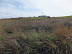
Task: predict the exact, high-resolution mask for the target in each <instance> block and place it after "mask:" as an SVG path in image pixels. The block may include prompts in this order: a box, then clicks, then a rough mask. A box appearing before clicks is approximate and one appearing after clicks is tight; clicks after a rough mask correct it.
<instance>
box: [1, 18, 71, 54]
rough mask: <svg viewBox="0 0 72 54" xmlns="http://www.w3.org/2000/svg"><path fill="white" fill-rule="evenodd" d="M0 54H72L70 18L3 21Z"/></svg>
mask: <svg viewBox="0 0 72 54" xmlns="http://www.w3.org/2000/svg"><path fill="white" fill-rule="evenodd" d="M0 54H72V23H71V18H69V19H67V18H66V19H65V18H63V19H62V18H58V19H57V18H52V19H23V18H22V19H15V20H14V19H5V20H4V19H3V20H0Z"/></svg>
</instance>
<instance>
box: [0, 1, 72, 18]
mask: <svg viewBox="0 0 72 54" xmlns="http://www.w3.org/2000/svg"><path fill="white" fill-rule="evenodd" d="M41 12H43V13H44V14H45V15H48V16H68V15H72V0H0V18H4V17H25V16H38V15H41Z"/></svg>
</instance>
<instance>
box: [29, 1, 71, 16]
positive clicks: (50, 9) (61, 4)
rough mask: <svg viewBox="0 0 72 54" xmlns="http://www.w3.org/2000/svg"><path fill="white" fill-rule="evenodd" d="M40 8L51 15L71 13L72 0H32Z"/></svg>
mask: <svg viewBox="0 0 72 54" xmlns="http://www.w3.org/2000/svg"><path fill="white" fill-rule="evenodd" d="M30 2H31V3H33V4H34V5H35V6H36V7H37V8H38V9H40V10H41V11H43V12H44V14H47V15H50V16H63V15H71V12H72V11H71V10H72V6H71V5H72V3H71V2H72V0H31V1H30Z"/></svg>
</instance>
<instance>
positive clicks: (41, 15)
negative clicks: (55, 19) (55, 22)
mask: <svg viewBox="0 0 72 54" xmlns="http://www.w3.org/2000/svg"><path fill="white" fill-rule="evenodd" d="M38 17H47V18H50V16H46V15H41V16H38Z"/></svg>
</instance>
